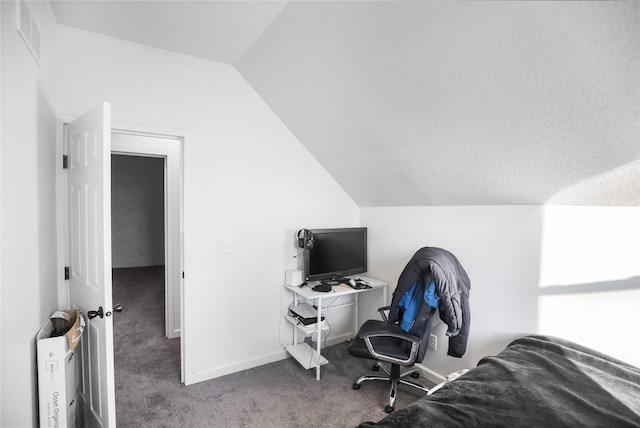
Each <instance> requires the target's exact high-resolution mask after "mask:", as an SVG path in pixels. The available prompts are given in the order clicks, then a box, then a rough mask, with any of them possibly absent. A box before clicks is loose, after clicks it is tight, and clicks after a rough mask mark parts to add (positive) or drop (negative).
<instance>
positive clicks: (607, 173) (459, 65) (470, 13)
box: [53, 1, 640, 206]
mask: <svg viewBox="0 0 640 428" xmlns="http://www.w3.org/2000/svg"><path fill="white" fill-rule="evenodd" d="M76 3H77V2H66V1H56V2H54V3H53V5H54V6H53V9H54V12H55V13H56V16H57V19H58V21H59V22H60V23H62V24H64V25H70V26H76V27H79V28H84V29H87V30H90V31H96V32H101V33H104V34H108V35H111V36H114V37H121V38H125V39H128V40H132V41H137V42H140V43H146V44H149V45H152V46H156V47H161V48H164V49H169V50H175V51H179V52H183V53H187V54H190V55H196V56H202V57H204V58H207V59H212V60H215V61H221V62H227V63H229V64H233V65H235V66H236V68H237V69H238V70H239V72H240V73H241V74H242V75H243V76H244V77H245V78H246V79H247V81H248V82H249V83H250V84H251V85H252V86H253V88H255V90H256V91H257V92H258V94H260V95H261V96H262V97H263V99H264V100H265V102H266V103H267V104H269V106H270V107H271V108H272V109H273V111H274V112H275V113H276V114H277V115H278V116H279V117H280V118H281V120H282V121H283V122H284V123H285V124H286V125H287V127H288V128H289V129H290V130H291V131H292V132H293V133H294V134H295V135H296V136H297V137H298V139H299V140H300V141H301V142H302V144H304V145H305V146H306V147H307V148H308V150H309V151H310V152H311V153H312V154H313V155H314V156H315V157H316V158H317V159H318V161H319V162H320V163H322V164H323V166H324V167H325V168H326V169H327V170H328V171H329V172H330V173H331V174H332V175H333V177H334V178H335V179H336V180H337V181H338V182H339V183H340V184H341V185H342V187H343V188H344V189H345V190H346V191H347V192H348V193H349V194H350V195H351V197H352V198H353V199H354V200H355V201H356V202H357V203H358V204H359V205H360V206H403V205H416V206H418V205H486V204H492V205H511V204H545V203H550V204H576V205H636V206H637V205H640V125H639V123H640V119H639V118H640V74H639V70H640V3H638V2H404V1H393V2H377V1H372V2H334V1H328V2H313V1H300V2H298V1H293V2H289V3H286V4H285V3H273V4H272V2H179V1H178V2H175V1H174V2H149V1H146V2H83V4H82V6H80V5H78V4H76ZM96 4H97V5H99V6H95V5H96ZM114 4H115V6H114ZM91 5H94V6H91ZM118 5H119V6H118ZM123 5H126V9H116V10H117V12H111V13H106V12H105V10H104V9H103V10H102V11H101V12H100V13H99V15H95V16H96V17H95V18H93V20H92V19H89V18H88V16H89V15H91V16H93V15H92V14H94V13H95V11H94V12H92V11H93V10H94V8H95V10H98V9H100V8H103V7H107V8H120V7H125V6H123ZM63 9H64V10H63ZM144 10H146V12H143V11H144ZM178 10H179V11H180V12H178ZM78 11H82V19H77V18H74V17H77V16H79V15H80V14H79V12H78ZM194 14H195V15H199V17H195V16H194ZM169 16H171V17H173V18H171V19H170V17H169ZM144 17H146V19H144V20H143V21H140V19H142V18H144ZM149 17H153V19H150V18H149ZM175 17H178V19H174V18H175ZM228 17H236V18H235V21H234V22H238V23H242V24H238V25H233V24H229V25H228V23H227V21H228V19H230V18H228ZM74 19H75V21H74ZM167 20H169V21H171V25H169V26H167V25H166V24H167ZM94 21H95V22H94ZM194 22H198V23H199V24H198V25H194V24H193V23H194ZM207 23H210V24H211V25H210V26H208V25H207ZM225 23H227V24H225ZM143 24H144V25H143ZM225 25H226V27H225ZM162 27H164V28H162ZM209 27H211V28H209ZM194 28H196V29H197V31H195V30H194ZM208 28H209V30H208ZM159 33H162V34H159ZM167 35H171V37H167ZM178 41H179V43H178Z"/></svg>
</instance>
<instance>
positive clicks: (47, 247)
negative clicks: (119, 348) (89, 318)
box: [0, 1, 60, 427]
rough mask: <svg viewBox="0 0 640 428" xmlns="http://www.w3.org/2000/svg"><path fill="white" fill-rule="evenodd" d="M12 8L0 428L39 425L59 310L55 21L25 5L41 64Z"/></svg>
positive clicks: (8, 19)
mask: <svg viewBox="0 0 640 428" xmlns="http://www.w3.org/2000/svg"><path fill="white" fill-rule="evenodd" d="M16 5H17V2H14V1H3V2H0V8H1V9H2V35H1V39H2V46H1V49H0V52H1V55H2V61H1V66H2V69H1V79H2V84H1V85H0V86H1V88H2V95H1V97H2V117H1V123H2V127H1V146H0V150H1V151H2V157H1V165H0V171H1V174H2V175H1V178H0V196H1V198H2V199H1V201H0V205H1V206H2V219H1V220H2V222H1V223H0V228H1V229H0V230H1V231H0V234H1V235H2V243H1V247H0V253H1V259H0V264H1V265H2V271H1V277H0V284H1V289H0V290H1V293H2V299H1V305H2V307H1V308H0V325H1V326H2V330H1V333H0V334H1V337H0V342H1V343H2V349H1V352H0V361H1V366H0V373H1V374H0V376H1V378H2V382H1V386H0V390H1V396H2V404H1V406H0V409H1V410H0V413H1V420H0V426H3V427H9V426H11V427H14V426H33V425H35V424H36V421H37V419H36V412H37V388H36V366H35V361H36V353H35V341H34V339H35V335H36V333H37V331H38V329H39V328H40V327H41V326H42V324H43V323H44V321H45V320H46V319H47V318H48V317H49V315H51V313H52V312H53V311H54V310H55V309H57V306H58V305H57V288H56V282H57V281H56V275H57V267H56V260H57V259H56V236H55V231H56V205H55V195H56V189H55V169H56V167H59V166H60V159H57V158H56V146H55V141H56V138H55V133H56V123H55V114H54V104H55V95H56V91H55V82H54V80H53V78H54V71H55V70H54V62H55V55H56V50H55V36H56V34H55V32H56V30H55V25H56V24H55V19H54V17H53V14H52V12H51V9H50V7H49V4H48V3H47V2H27V7H28V8H29V11H30V12H31V15H32V16H33V18H34V20H35V22H36V24H37V25H38V27H39V29H40V33H41V61H40V65H38V64H37V62H36V61H35V59H34V58H33V57H32V56H31V53H30V51H29V49H28V48H27V47H26V45H25V44H24V42H23V41H22V39H21V38H20V36H19V35H18V33H17V32H16Z"/></svg>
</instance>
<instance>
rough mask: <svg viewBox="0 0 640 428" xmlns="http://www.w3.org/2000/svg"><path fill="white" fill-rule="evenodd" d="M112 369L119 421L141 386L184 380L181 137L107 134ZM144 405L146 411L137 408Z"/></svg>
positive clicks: (136, 398) (136, 400)
mask: <svg viewBox="0 0 640 428" xmlns="http://www.w3.org/2000/svg"><path fill="white" fill-rule="evenodd" d="M111 145H112V155H111V166H112V168H111V172H112V174H111V180H112V187H111V195H112V233H111V235H112V261H113V263H112V264H113V277H112V278H113V281H112V283H113V303H114V305H117V304H121V305H122V312H120V313H114V363H115V364H114V365H115V384H116V413H117V414H118V415H119V416H118V418H120V417H121V416H124V415H126V414H129V413H133V414H135V413H136V412H139V407H138V405H141V403H140V400H141V399H143V396H141V394H140V391H141V389H140V388H143V389H144V385H145V383H146V382H147V383H148V382H151V383H153V379H157V378H158V377H164V378H166V377H171V378H175V380H176V382H179V383H182V382H183V376H184V375H183V370H182V368H183V364H184V363H183V358H182V350H181V343H180V341H181V340H180V333H181V328H180V327H181V297H180V296H181V290H180V287H181V284H180V283H181V272H182V267H181V251H180V245H181V229H182V228H181V220H180V216H181V208H180V206H181V204H180V201H181V197H180V190H181V172H180V165H181V162H180V153H181V140H180V139H177V138H170V137H163V136H157V135H146V134H144V135H143V134H137V133H132V132H130V131H118V130H113V132H112V135H111ZM143 407H144V406H143Z"/></svg>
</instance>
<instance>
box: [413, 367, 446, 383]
mask: <svg viewBox="0 0 640 428" xmlns="http://www.w3.org/2000/svg"><path fill="white" fill-rule="evenodd" d="M415 368H417V369H418V370H420V375H422V376H424V377H425V378H426V379H428V380H430V381H431V382H433V383H435V384H436V385H437V384H439V383H440V382H442V381H445V380H447V377H446V376H442V375H441V374H440V373H438V372H435V371H433V370H431V369H430V368H428V367H425V366H423V365H422V364H416V365H415Z"/></svg>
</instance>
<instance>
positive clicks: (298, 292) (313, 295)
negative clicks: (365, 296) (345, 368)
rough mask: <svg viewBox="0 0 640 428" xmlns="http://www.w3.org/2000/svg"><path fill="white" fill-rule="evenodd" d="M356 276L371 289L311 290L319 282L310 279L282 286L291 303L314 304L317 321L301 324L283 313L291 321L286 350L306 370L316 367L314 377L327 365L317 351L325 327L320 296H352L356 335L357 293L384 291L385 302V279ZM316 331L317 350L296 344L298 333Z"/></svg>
mask: <svg viewBox="0 0 640 428" xmlns="http://www.w3.org/2000/svg"><path fill="white" fill-rule="evenodd" d="M359 278H362V279H364V280H365V281H368V282H369V283H370V284H371V288H365V289H360V290H357V289H354V288H351V287H349V286H348V285H334V286H333V287H331V291H328V292H319V291H313V290H312V288H313V287H314V286H315V285H317V284H318V282H310V283H309V284H307V285H304V286H302V287H294V286H291V285H285V288H287V289H288V290H290V291H291V292H292V293H293V304H294V305H296V304H297V303H298V302H300V301H301V298H304V299H306V300H310V301H312V302H313V305H314V306H316V307H317V310H318V320H317V322H316V323H315V324H309V325H302V324H300V323H299V322H298V321H297V320H296V319H294V318H292V317H291V316H289V315H288V314H287V315H285V318H286V319H287V321H289V322H290V323H291V324H293V326H294V328H293V343H292V344H291V345H287V346H285V349H286V350H287V352H288V353H289V354H290V355H291V356H292V357H293V358H295V359H296V361H298V363H300V365H302V367H304V368H305V369H310V368H315V369H316V379H317V380H320V366H323V365H324V364H327V363H328V362H329V361H328V360H327V359H326V358H325V357H323V356H322V353H321V352H320V350H321V346H322V341H321V340H320V337H321V334H320V333H321V332H320V331H319V330H323V329H328V326H327V324H326V322H322V299H335V298H337V297H341V296H347V295H350V294H353V295H354V304H353V306H354V309H353V310H354V317H353V333H354V334H355V333H356V332H357V331H358V327H359V326H358V294H360V293H367V292H370V291H373V290H380V289H382V291H383V298H382V299H383V305H385V304H386V302H387V285H388V284H387V283H386V282H384V281H380V280H377V279H373V278H369V277H365V276H359ZM316 331H318V333H317V340H316V349H313V348H312V347H311V346H310V345H309V344H307V343H305V342H303V343H298V334H299V333H302V334H304V335H305V336H308V335H312V334H313V333H314V332H316Z"/></svg>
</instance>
